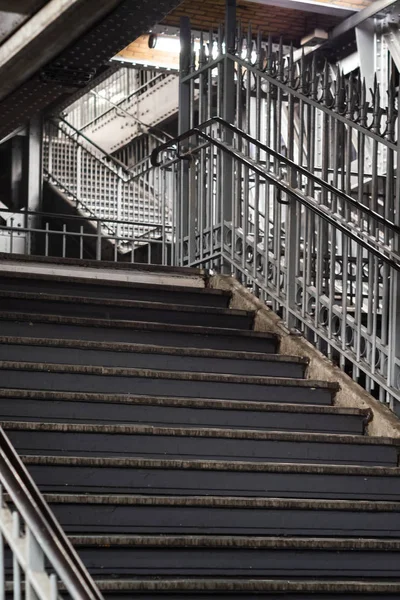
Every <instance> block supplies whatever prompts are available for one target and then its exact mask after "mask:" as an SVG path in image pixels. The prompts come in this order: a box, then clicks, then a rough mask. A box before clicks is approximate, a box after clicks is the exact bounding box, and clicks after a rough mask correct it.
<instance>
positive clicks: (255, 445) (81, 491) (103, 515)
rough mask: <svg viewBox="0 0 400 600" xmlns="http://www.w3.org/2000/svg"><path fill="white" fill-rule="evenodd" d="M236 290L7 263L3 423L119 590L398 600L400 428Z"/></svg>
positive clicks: (0, 316)
mask: <svg viewBox="0 0 400 600" xmlns="http://www.w3.org/2000/svg"><path fill="white" fill-rule="evenodd" d="M230 301H231V295H230V293H229V292H227V291H221V290H213V289H209V288H207V274H206V273H205V272H204V271H200V270H195V269H183V268H181V269H177V268H169V267H146V266H137V265H132V266H127V265H109V264H107V263H102V265H101V268H100V267H99V263H95V262H93V263H92V262H90V261H86V262H83V261H75V260H58V261H52V260H50V259H41V260H40V259H35V258H31V260H26V259H22V258H20V259H18V257H15V256H10V257H8V259H7V260H5V259H4V260H3V262H2V270H1V275H0V322H1V327H0V329H1V337H0V371H1V389H0V396H1V398H2V401H1V403H0V419H1V426H2V427H3V429H4V431H5V432H6V433H7V435H8V436H9V438H10V440H11V442H12V443H13V444H14V446H15V448H16V449H17V451H18V452H19V453H20V455H21V456H22V458H23V461H24V463H25V464H26V465H27V467H28V468H29V471H30V473H31V474H32V476H33V477H34V479H35V481H36V483H37V484H38V486H39V488H40V490H41V491H42V492H43V493H44V494H45V498H46V500H47V502H48V503H49V505H50V507H51V508H52V510H53V511H54V513H55V515H56V517H57V518H58V519H59V521H60V523H61V525H62V526H63V527H64V530H65V531H66V533H67V534H68V535H69V536H70V539H71V541H72V542H73V544H74V546H75V547H76V549H77V550H78V552H79V554H80V556H81V557H82V559H83V561H84V563H85V565H86V566H87V568H88V569H89V571H90V573H91V574H92V575H93V576H94V577H95V579H96V581H97V582H98V584H99V587H100V589H101V590H102V591H103V593H104V595H105V598H106V599H108V600H112V599H114V598H130V597H132V598H133V597H135V598H142V597H143V598H153V597H154V598H155V597H160V596H161V597H166V598H170V599H172V598H178V597H181V598H182V597H184V598H194V597H196V598H198V597H203V596H204V595H207V596H209V597H220V596H221V597H224V598H226V599H228V598H233V597H234V596H235V597H236V596H238V595H239V596H240V597H242V598H247V597H250V596H253V595H264V596H266V597H268V599H271V600H273V599H278V598H279V599H281V598H290V600H297V599H302V600H305V599H313V600H328V599H329V598H336V597H338V598H339V597H340V598H341V599H346V600H347V599H348V600H350V599H354V598H360V599H361V598H365V599H367V598H368V599H369V600H380V599H382V598H386V597H389V596H390V597H399V594H400V581H399V572H400V571H399V554H400V541H399V540H400V518H399V517H400V477H399V475H400V470H399V468H398V440H396V439H388V438H380V437H369V436H368V435H367V430H366V426H367V423H368V421H369V419H370V418H371V415H370V412H369V411H366V410H360V409H355V408H342V407H338V406H335V394H336V392H337V390H338V386H337V384H335V383H332V382H324V381H312V380H310V379H309V378H308V377H307V366H308V365H307V361H306V360H305V359H302V358H301V357H300V358H299V357H295V356H293V357H291V356H285V355H282V354H281V353H280V352H279V339H278V338H277V337H276V336H275V335H273V334H271V333H268V332H266V333H259V332H255V331H254V330H253V323H254V313H252V312H250V311H240V310H233V309H231V308H229V305H230Z"/></svg>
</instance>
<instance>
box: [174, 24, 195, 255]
mask: <svg viewBox="0 0 400 600" xmlns="http://www.w3.org/2000/svg"><path fill="white" fill-rule="evenodd" d="M180 44H181V50H180V55H179V119H178V131H179V134H181V133H184V132H185V131H187V130H188V129H189V127H190V114H191V106H190V96H191V95H190V83H188V82H183V81H182V79H183V77H185V76H186V75H188V74H189V72H190V63H191V54H192V40H191V29H190V19H189V18H188V17H181V20H180ZM179 168H180V173H179V191H178V196H177V199H176V209H177V224H178V228H177V229H178V231H177V237H178V244H179V246H180V248H181V250H180V262H179V264H181V265H182V262H181V261H182V260H183V239H184V237H185V236H187V235H188V217H189V212H188V204H189V203H190V202H191V198H190V197H189V195H188V192H189V165H188V162H187V161H185V160H183V161H181V162H180V165H179Z"/></svg>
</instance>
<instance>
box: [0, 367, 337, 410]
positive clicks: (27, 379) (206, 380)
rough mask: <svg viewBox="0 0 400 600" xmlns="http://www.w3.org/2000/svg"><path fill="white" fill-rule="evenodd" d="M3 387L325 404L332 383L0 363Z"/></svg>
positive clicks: (330, 396)
mask: <svg viewBox="0 0 400 600" xmlns="http://www.w3.org/2000/svg"><path fill="white" fill-rule="evenodd" d="M0 374H1V378H2V387H3V388H17V387H18V388H20V389H21V388H22V389H30V390H43V391H50V390H57V391H65V392H98V393H115V394H132V393H134V394H136V395H157V396H174V397H186V398H198V397H202V398H219V399H221V400H256V401H263V402H283V403H288V404H302V403H304V404H318V405H330V404H332V402H333V398H334V395H335V392H336V391H337V389H338V386H337V384H335V383H330V382H319V381H312V380H304V379H284V378H276V377H275V378H274V377H256V376H253V377H251V376H241V375H220V374H205V373H181V372H175V371H156V370H154V371H152V370H146V369H126V368H122V367H118V368H116V367H93V366H80V365H79V366H75V365H59V364H54V365H53V364H45V363H28V362H13V361H0Z"/></svg>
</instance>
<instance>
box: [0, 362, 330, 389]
mask: <svg viewBox="0 0 400 600" xmlns="http://www.w3.org/2000/svg"><path fill="white" fill-rule="evenodd" d="M5 369H8V370H18V371H30V372H32V371H39V372H46V373H75V374H90V375H107V376H113V375H120V376H123V377H124V376H125V377H143V378H150V379H152V378H154V379H173V380H179V381H209V382H215V383H224V382H226V383H236V384H240V383H244V384H252V385H268V386H279V387H282V386H283V387H296V388H306V389H322V390H328V391H331V392H332V393H334V392H337V391H338V389H339V385H338V384H337V383H336V382H333V381H314V380H312V379H290V378H284V377H260V376H258V375H228V374H219V373H217V374H215V373H187V372H180V371H161V370H152V369H128V368H125V367H99V366H91V365H64V364H44V363H32V362H19V361H6V360H3V361H0V370H5Z"/></svg>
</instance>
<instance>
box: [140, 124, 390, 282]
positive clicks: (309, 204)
mask: <svg viewBox="0 0 400 600" xmlns="http://www.w3.org/2000/svg"><path fill="white" fill-rule="evenodd" d="M215 122H217V123H221V124H223V125H225V124H227V125H229V126H230V128H232V131H235V132H236V133H238V134H239V135H241V134H242V133H244V132H242V131H241V130H240V129H238V128H237V127H235V126H233V125H230V124H229V123H227V122H226V121H224V119H221V118H220V117H213V118H211V119H209V120H208V121H205V122H204V123H202V124H200V125H199V126H198V127H193V128H192V129H189V130H188V131H185V132H184V133H182V134H180V135H179V136H177V137H176V138H174V139H173V140H171V141H170V142H166V143H165V144H162V145H161V146H158V148H155V149H154V150H153V152H152V153H151V164H152V165H153V166H155V167H156V166H161V164H162V163H160V162H158V155H159V154H160V152H163V151H165V150H167V149H168V148H170V147H171V146H172V145H178V159H184V158H189V157H190V156H191V155H192V154H193V149H188V150H187V151H186V152H185V153H184V154H179V143H180V142H182V141H183V140H186V139H188V138H190V137H193V136H195V135H198V136H200V137H202V138H203V139H205V140H206V141H207V142H208V143H209V144H211V145H213V146H215V147H217V148H219V149H220V150H222V151H223V152H225V153H226V154H228V155H229V156H231V157H233V158H235V159H236V160H237V161H238V162H240V163H241V164H242V165H244V166H246V167H248V168H249V169H252V170H253V171H254V172H255V173H256V174H257V175H259V176H260V177H262V178H263V179H265V180H267V181H269V182H270V183H271V184H272V185H274V186H275V187H277V188H278V190H280V191H281V192H283V193H284V194H286V195H288V196H291V197H292V198H294V199H295V200H297V201H298V202H300V204H302V205H303V206H305V207H306V208H308V209H309V210H311V211H312V212H313V213H314V214H315V215H317V216H318V217H320V218H321V219H323V220H324V221H325V222H326V223H328V224H329V225H331V226H332V227H334V228H335V229H336V230H338V231H340V232H341V233H343V234H344V235H347V236H348V237H349V238H350V239H351V240H352V241H354V242H355V243H357V244H359V245H360V246H361V247H362V248H364V249H365V250H367V251H368V252H370V253H371V254H373V255H374V256H375V257H377V258H378V259H380V260H382V261H383V262H385V263H386V264H387V265H388V266H389V267H391V268H392V269H394V270H395V271H398V272H400V263H397V262H395V261H394V260H393V259H391V258H388V257H387V256H386V255H385V254H383V253H382V252H380V251H379V250H377V249H376V248H374V246H372V245H371V244H370V243H369V242H366V241H364V240H363V239H361V238H360V237H359V236H357V235H356V234H354V233H353V232H352V231H350V230H349V229H348V228H347V227H345V226H344V225H342V224H341V223H339V222H338V221H337V220H336V219H335V218H334V217H332V216H331V215H329V214H328V213H327V212H326V211H324V210H323V209H322V208H321V207H320V206H318V205H317V204H315V202H313V201H312V200H311V199H309V198H307V197H305V196H303V195H302V194H301V193H299V192H297V191H296V190H295V189H293V188H292V187H291V186H290V185H289V184H286V183H284V182H283V181H281V180H279V179H277V178H275V177H274V176H273V175H270V174H269V173H266V172H265V171H264V170H263V169H261V168H260V167H258V166H257V165H255V164H254V163H253V161H252V160H251V159H249V158H248V157H245V156H242V155H241V154H239V153H238V152H236V151H235V150H233V149H232V148H231V147H228V146H226V145H225V144H224V143H223V142H220V141H219V140H216V139H215V138H213V137H212V136H210V135H208V134H207V133H204V131H202V128H206V127H209V126H210V125H212V124H213V123H215ZM244 135H246V136H247V135H248V134H244ZM248 137H249V138H250V140H251V141H252V143H254V144H256V145H258V146H259V147H262V149H263V150H265V151H266V152H269V151H270V152H271V154H272V153H274V154H275V155H276V156H277V157H279V159H280V160H282V161H283V162H286V164H288V165H289V166H290V167H293V168H299V169H302V170H303V171H304V172H305V174H307V175H309V176H310V178H314V179H315V180H316V181H318V183H319V185H321V186H323V187H325V186H328V187H329V188H331V189H332V192H333V193H335V194H336V191H337V195H338V196H340V197H342V198H343V199H345V200H346V199H347V198H349V199H351V201H352V204H353V203H355V205H356V206H357V209H359V210H361V211H363V212H365V213H366V214H368V215H369V216H373V218H375V215H376V217H379V219H377V220H379V221H382V220H383V222H384V225H385V226H387V227H388V228H389V229H391V230H392V231H394V232H395V233H397V234H399V233H400V228H399V227H397V226H396V225H393V224H392V223H390V222H386V220H385V219H383V217H380V215H377V214H376V213H375V212H374V211H371V210H370V209H368V208H366V207H363V205H361V204H359V203H358V202H357V201H356V200H354V199H353V198H351V197H350V196H347V194H344V192H341V191H340V190H338V189H337V188H335V187H334V186H331V185H330V184H328V183H327V182H325V181H323V180H321V179H319V178H318V177H316V176H314V175H313V174H311V173H308V171H307V170H306V169H304V168H303V167H299V166H298V165H296V163H294V162H293V161H291V160H290V159H288V158H286V157H285V156H283V155H281V154H279V153H278V152H276V151H274V150H272V149H271V148H269V146H264V144H261V142H258V141H257V140H254V141H253V138H252V137H251V136H248Z"/></svg>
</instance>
